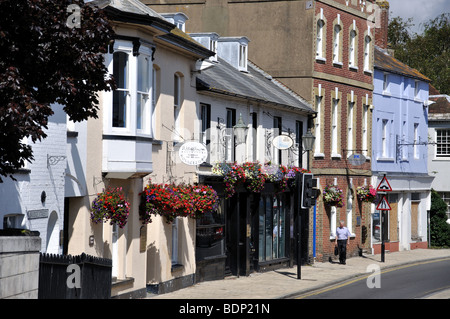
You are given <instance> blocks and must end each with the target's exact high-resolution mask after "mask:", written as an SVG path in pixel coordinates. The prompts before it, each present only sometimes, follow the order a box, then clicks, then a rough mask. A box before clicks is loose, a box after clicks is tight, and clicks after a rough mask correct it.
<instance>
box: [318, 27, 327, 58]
mask: <svg viewBox="0 0 450 319" xmlns="http://www.w3.org/2000/svg"><path fill="white" fill-rule="evenodd" d="M324 26H325V22H324V21H323V20H322V19H319V20H318V21H317V38H316V58H319V59H323V58H324V56H323V51H324V50H323V45H324V40H325V39H324Z"/></svg>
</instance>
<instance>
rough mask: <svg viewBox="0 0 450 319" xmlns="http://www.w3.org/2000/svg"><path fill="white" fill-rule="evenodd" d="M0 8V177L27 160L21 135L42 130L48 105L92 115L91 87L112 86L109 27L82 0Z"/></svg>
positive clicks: (80, 116)
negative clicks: (75, 20)
mask: <svg viewBox="0 0 450 319" xmlns="http://www.w3.org/2000/svg"><path fill="white" fill-rule="evenodd" d="M71 4H74V5H78V7H79V8H80V12H79V13H80V22H81V23H80V27H73V26H72V27H71V26H70V25H67V24H66V23H67V21H68V18H69V16H70V14H71V13H70V11H69V12H68V11H67V10H68V7H69V5H71ZM0 12H1V19H0V47H1V49H2V52H3V54H2V55H1V56H0V177H1V176H8V175H10V174H12V173H14V171H15V170H16V169H18V168H21V167H23V165H24V163H25V161H31V160H32V159H33V152H32V148H31V145H26V144H24V143H23V142H22V141H23V139H24V138H31V141H32V142H33V143H34V142H36V141H38V140H41V139H43V138H45V137H46V134H45V131H44V129H47V123H48V118H49V116H51V115H52V114H53V111H52V109H51V107H50V105H51V104H53V103H59V104H61V105H62V107H63V109H64V111H65V112H66V113H67V114H68V115H69V117H70V118H71V119H72V120H74V121H82V120H86V119H87V118H89V117H97V108H98V107H97V104H98V99H97V98H98V96H97V92H99V91H102V90H110V89H111V88H113V85H114V82H113V80H112V79H111V78H109V79H108V78H107V74H108V73H107V69H106V66H105V65H104V54H105V53H106V52H107V48H108V44H109V42H110V40H111V39H112V38H113V35H114V32H113V29H112V27H111V26H110V24H109V21H108V20H107V19H106V16H105V14H104V13H103V11H102V10H100V9H97V8H94V7H90V6H88V5H85V4H84V1H83V0H74V1H72V0H20V1H16V0H2V1H0ZM10 176H11V175H10ZM1 181H2V179H1V178H0V182H1Z"/></svg>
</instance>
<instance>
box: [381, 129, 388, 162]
mask: <svg viewBox="0 0 450 319" xmlns="http://www.w3.org/2000/svg"><path fill="white" fill-rule="evenodd" d="M388 138H389V127H388V120H382V122H381V156H382V157H388V155H389V140H388Z"/></svg>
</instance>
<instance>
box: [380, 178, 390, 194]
mask: <svg viewBox="0 0 450 319" xmlns="http://www.w3.org/2000/svg"><path fill="white" fill-rule="evenodd" d="M377 192H392V187H391V185H390V184H389V182H388V180H387V178H386V175H384V176H383V179H382V180H381V182H380V184H378V187H377Z"/></svg>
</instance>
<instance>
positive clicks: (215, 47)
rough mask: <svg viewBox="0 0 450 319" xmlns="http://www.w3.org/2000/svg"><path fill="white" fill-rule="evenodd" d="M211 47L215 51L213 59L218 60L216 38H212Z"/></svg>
mask: <svg viewBox="0 0 450 319" xmlns="http://www.w3.org/2000/svg"><path fill="white" fill-rule="evenodd" d="M209 49H210V50H211V51H212V52H214V53H215V55H214V56H212V57H210V59H211V60H212V61H217V40H216V39H212V38H211V39H210V40H209Z"/></svg>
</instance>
